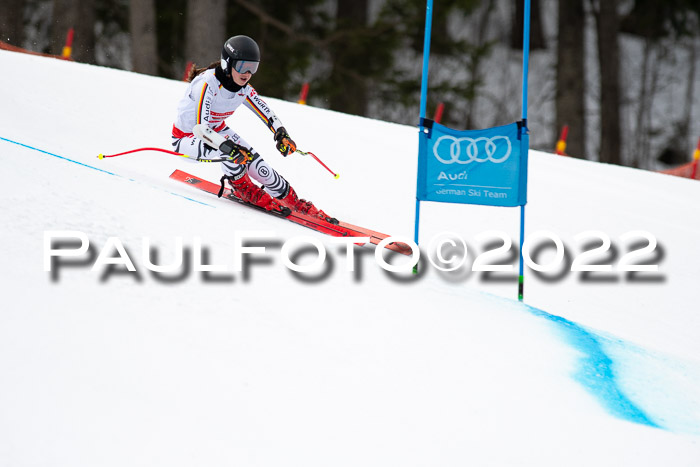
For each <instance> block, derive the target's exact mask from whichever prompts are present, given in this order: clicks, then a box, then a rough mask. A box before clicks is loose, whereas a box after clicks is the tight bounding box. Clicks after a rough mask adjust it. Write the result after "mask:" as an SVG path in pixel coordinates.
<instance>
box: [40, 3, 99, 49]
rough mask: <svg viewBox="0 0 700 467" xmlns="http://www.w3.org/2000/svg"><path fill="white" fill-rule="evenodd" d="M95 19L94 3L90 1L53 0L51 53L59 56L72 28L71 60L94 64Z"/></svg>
mask: <svg viewBox="0 0 700 467" xmlns="http://www.w3.org/2000/svg"><path fill="white" fill-rule="evenodd" d="M95 18H96V13H95V2H93V1H92V0H53V14H52V22H51V53H53V54H54V55H61V53H62V52H63V46H64V45H65V43H66V34H67V33H68V31H69V30H70V29H71V28H73V30H74V31H75V35H74V39H73V47H72V57H73V59H74V60H75V61H78V62H85V63H95Z"/></svg>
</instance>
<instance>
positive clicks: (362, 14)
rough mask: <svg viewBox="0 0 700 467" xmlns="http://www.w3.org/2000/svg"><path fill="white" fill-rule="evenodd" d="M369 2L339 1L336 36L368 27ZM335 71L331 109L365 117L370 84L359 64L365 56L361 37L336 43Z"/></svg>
mask: <svg viewBox="0 0 700 467" xmlns="http://www.w3.org/2000/svg"><path fill="white" fill-rule="evenodd" d="M367 8H368V1H367V0H338V10H337V13H336V33H341V32H342V31H346V30H357V29H365V28H366V27H367ZM331 48H332V49H333V50H332V57H333V69H332V71H331V77H330V80H331V82H332V83H333V85H334V86H335V89H334V92H332V93H331V96H330V107H331V109H333V110H338V111H340V112H346V113H351V114H354V115H365V114H366V111H367V100H368V83H367V80H366V79H365V77H364V76H363V75H362V73H363V70H362V67H361V66H358V64H360V63H361V58H362V56H363V55H366V52H365V44H364V43H363V42H362V41H360V40H358V38H350V37H349V36H348V39H347V40H345V41H342V40H341V41H335V42H334V44H333V45H332V47H331Z"/></svg>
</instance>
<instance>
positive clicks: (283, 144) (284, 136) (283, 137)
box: [275, 126, 297, 156]
mask: <svg viewBox="0 0 700 467" xmlns="http://www.w3.org/2000/svg"><path fill="white" fill-rule="evenodd" d="M275 141H277V150H278V151H279V152H281V153H282V155H283V156H288V155H289V154H291V153H293V152H295V151H296V150H297V145H296V143H295V142H294V140H292V138H290V137H289V133H287V130H285V129H284V127H283V126H281V127H279V128H278V129H277V131H275Z"/></svg>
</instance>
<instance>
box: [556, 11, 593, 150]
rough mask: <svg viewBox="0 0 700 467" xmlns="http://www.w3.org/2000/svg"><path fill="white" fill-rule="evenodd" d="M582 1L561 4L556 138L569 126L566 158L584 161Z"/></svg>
mask: <svg viewBox="0 0 700 467" xmlns="http://www.w3.org/2000/svg"><path fill="white" fill-rule="evenodd" d="M584 21H585V16H584V8H583V0H559V19H558V31H559V32H558V39H557V44H558V46H557V94H556V112H557V118H556V126H557V127H556V130H555V134H558V131H559V130H561V128H563V127H564V125H568V126H569V136H568V138H567V154H569V155H572V156H575V157H580V158H585V156H586V147H585V141H586V132H585V128H586V121H585V106H584V95H585V85H584V83H585V70H584V63H583V61H584Z"/></svg>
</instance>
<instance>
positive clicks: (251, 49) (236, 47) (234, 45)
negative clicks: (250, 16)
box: [221, 36, 260, 75]
mask: <svg viewBox="0 0 700 467" xmlns="http://www.w3.org/2000/svg"><path fill="white" fill-rule="evenodd" d="M238 61H247V62H260V48H259V47H258V44H257V43H256V42H255V41H254V40H253V39H251V38H250V37H248V36H233V37H231V38H229V39H228V40H227V41H226V42H224V48H223V49H222V51H221V68H222V69H223V70H224V71H225V72H226V74H227V75H230V74H231V69H232V68H233V67H234V66H235V65H236V62H238Z"/></svg>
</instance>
